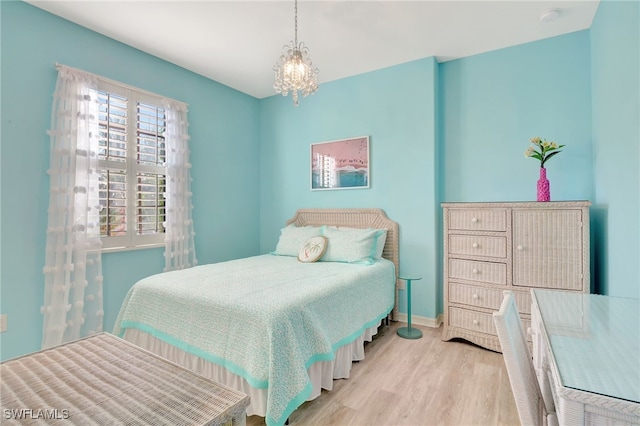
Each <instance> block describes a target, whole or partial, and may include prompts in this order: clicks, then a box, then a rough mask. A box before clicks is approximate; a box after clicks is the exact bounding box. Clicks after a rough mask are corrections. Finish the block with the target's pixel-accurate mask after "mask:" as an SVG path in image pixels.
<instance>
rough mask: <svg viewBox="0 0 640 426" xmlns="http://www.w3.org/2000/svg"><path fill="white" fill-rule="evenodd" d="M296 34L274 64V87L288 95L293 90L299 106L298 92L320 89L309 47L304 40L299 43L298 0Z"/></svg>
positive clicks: (296, 2)
mask: <svg viewBox="0 0 640 426" xmlns="http://www.w3.org/2000/svg"><path fill="white" fill-rule="evenodd" d="M294 11H295V33H294V34H295V36H294V41H292V42H291V45H285V46H284V47H283V48H282V55H281V56H280V58H279V59H278V62H277V63H276V64H275V65H274V66H273V70H274V71H275V72H276V81H275V83H273V88H274V90H275V91H276V93H281V94H282V96H287V95H288V94H289V92H291V97H292V98H293V103H294V105H295V106H298V92H301V93H302V96H307V95H310V94H311V95H312V94H314V93H315V92H316V90H318V81H317V74H318V68H317V67H314V66H313V63H312V62H311V58H310V57H309V49H308V48H307V47H306V46H305V45H304V43H303V42H300V44H298V0H295V7H294Z"/></svg>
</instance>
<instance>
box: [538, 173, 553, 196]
mask: <svg viewBox="0 0 640 426" xmlns="http://www.w3.org/2000/svg"><path fill="white" fill-rule="evenodd" d="M538 201H551V189H550V188H549V180H548V179H547V169H545V168H544V167H540V179H538Z"/></svg>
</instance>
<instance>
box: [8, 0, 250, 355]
mask: <svg viewBox="0 0 640 426" xmlns="http://www.w3.org/2000/svg"><path fill="white" fill-rule="evenodd" d="M0 8H1V9H0V13H1V15H2V16H1V19H2V21H1V24H2V27H1V31H2V33H1V35H2V41H1V43H2V46H1V48H2V49H1V51H2V63H1V67H2V68H1V91H2V100H1V102H2V103H1V107H2V117H1V125H2V147H1V148H2V157H1V161H2V163H1V164H2V168H1V172H0V173H1V175H2V177H1V182H2V216H1V219H0V221H1V222H0V223H1V228H0V229H1V252H2V264H1V272H0V279H1V285H2V287H1V301H0V312H1V313H3V314H7V315H8V331H7V332H5V333H2V334H0V339H1V340H0V345H1V347H0V351H1V352H0V356H1V358H2V359H7V358H11V357H14V356H17V355H21V354H23V353H26V352H32V351H35V350H39V349H40V341H41V336H42V331H41V330H42V315H41V314H40V306H41V305H42V301H43V291H44V290H43V288H44V287H43V284H44V276H43V273H42V268H43V267H44V248H45V241H46V239H45V234H46V227H47V208H48V203H49V179H48V176H47V174H46V171H47V169H48V168H49V138H48V136H47V134H46V131H47V130H48V129H49V128H50V120H51V118H50V117H51V102H52V96H51V95H52V94H53V90H54V88H55V81H56V76H57V72H56V70H55V68H54V64H55V63H56V62H58V63H61V64H65V65H69V66H72V67H76V68H80V69H83V70H86V71H89V72H93V73H95V74H98V75H101V76H104V77H107V78H110V79H113V80H117V81H120V82H123V83H125V84H129V85H132V86H136V87H140V88H142V89H145V90H148V91H151V92H154V93H157V94H160V95H163V96H167V97H171V98H174V99H178V100H180V101H183V102H186V103H187V104H189V110H190V111H189V121H190V127H189V132H190V135H191V142H190V143H191V162H192V164H193V168H192V169H191V172H192V178H193V187H192V190H193V194H194V195H193V204H194V213H193V216H194V223H195V230H196V234H197V235H196V252H197V257H198V260H199V262H200V263H201V264H202V263H211V262H216V261H222V260H228V259H232V258H237V257H244V256H250V255H255V254H258V251H259V234H258V226H259V211H260V210H259V205H258V201H259V185H258V167H259V162H258V115H257V114H258V100H257V99H255V98H253V97H251V96H248V95H245V94H243V93H240V92H238V91H236V90H233V89H230V88H229V87H226V86H224V85H222V84H219V83H216V82H214V81H212V80H209V79H206V78H204V77H202V76H199V75H197V74H194V73H192V72H190V71H187V70H185V69H183V68H180V67H177V66H175V65H172V64H170V63H168V62H165V61H163V60H160V59H158V58H156V57H153V56H151V55H147V54H145V53H143V52H140V51H139V50H136V49H133V48H131V47H129V46H126V45H124V44H122V43H119V42H116V41H114V40H112V39H109V38H107V37H104V36H101V35H99V34H97V33H95V32H93V31H89V30H87V29H85V28H83V27H80V26H78V25H76V24H73V23H71V22H69V21H66V20H63V19H61V18H59V17H56V16H54V15H52V14H49V13H47V12H44V11H42V10H41V9H38V8H35V7H33V6H31V5H29V4H27V3H23V2H14V1H11V2H6V1H3V2H0ZM212 60H214V58H212ZM163 252H164V250H163V249H150V250H138V251H128V252H119V253H109V254H104V255H103V275H104V277H105V280H104V305H105V330H111V329H112V328H113V324H114V322H115V318H116V316H117V314H118V310H119V308H120V305H121V303H122V300H123V299H124V296H125V294H126V292H127V291H128V289H129V288H130V287H131V285H133V284H134V283H135V282H136V281H138V280H139V279H140V278H143V277H145V276H148V275H151V274H154V273H158V272H161V271H162V268H163V267H164V256H163Z"/></svg>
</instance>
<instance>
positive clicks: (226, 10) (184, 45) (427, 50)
mask: <svg viewBox="0 0 640 426" xmlns="http://www.w3.org/2000/svg"><path fill="white" fill-rule="evenodd" d="M27 2H28V3H30V4H32V5H34V6H37V7H39V8H41V9H44V10H47V11H49V12H51V13H53V14H55V15H58V16H61V17H63V18H65V19H68V20H70V21H72V22H75V23H77V24H79V25H82V26H84V27H87V28H89V29H91V30H94V31H96V32H98V33H101V34H104V35H106V36H108V37H111V38H113V39H115V40H118V41H120V42H122V43H125V44H128V45H130V46H133V47H135V48H137V49H139V50H142V51H144V52H147V53H150V54H152V55H155V56H157V57H159V58H162V59H165V60H167V61H169V62H171V63H174V64H177V65H179V66H181V67H183V68H186V69H189V70H191V71H194V72H196V73H198V74H201V75H203V76H205V77H208V78H211V79H213V80H216V81H218V82H220V83H223V84H225V85H227V86H230V87H233V88H235V89H237V90H240V91H242V92H244V93H247V94H249V95H252V96H255V97H257V98H263V97H267V96H271V95H273V94H274V91H273V88H272V86H273V78H274V73H273V66H274V64H275V63H276V60H277V59H278V57H279V56H280V54H281V51H282V47H283V46H284V45H285V44H287V43H289V42H290V41H291V40H292V39H293V33H294V14H293V6H294V2H293V0H288V1H274V0H258V1H247V0H228V1H216V0H210V1H187V0H169V1H167V0H164V1H163V0H142V1H113V0H111V1H107V0H83V1H77V0H76V1H68V0H67V1H58V0H27ZM597 7H598V1H597V0H569V1H566V0H565V1H548V0H533V1H519V0H510V1H505V0H503V1H484V0H467V1H459V0H446V1H443V0H441V1H434V0H413V1H399V0H387V1H359V0H336V1H333V0H323V1H317V0H316V1H312V0H299V3H298V39H299V41H304V42H305V44H306V45H307V46H308V47H309V50H310V56H311V58H312V59H313V62H314V64H315V65H316V66H318V68H319V69H320V73H319V74H318V82H319V83H323V82H327V81H332V80H337V79H340V78H343V77H347V76H351V75H356V74H360V73H364V72H368V71H372V70H375V69H380V68H384V67H388V66H391V65H396V64H400V63H404V62H408V61H412V60H415V59H420V58H424V57H429V56H435V57H436V58H437V59H438V61H441V62H442V61H447V60H451V59H456V58H461V57H465V56H470V55H474V54H478V53H482V52H487V51H491V50H495V49H500V48H503V47H508V46H513V45H517V44H522V43H526V42H530V41H534V40H539V39H543V38H548V37H553V36H557V35H560V34H566V33H570V32H574V31H579V30H583V29H587V28H589V27H590V26H591V22H592V21H593V17H594V15H595V12H596V10H597ZM548 9H557V10H558V11H559V12H560V15H559V18H558V19H557V20H555V21H553V22H550V23H546V24H544V23H541V22H540V20H539V16H540V14H541V13H542V12H544V11H546V10H548ZM320 90H322V88H320Z"/></svg>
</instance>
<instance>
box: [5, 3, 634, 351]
mask: <svg viewBox="0 0 640 426" xmlns="http://www.w3.org/2000/svg"><path fill="white" fill-rule="evenodd" d="M638 8H639V4H638V2H617V1H604V2H601V4H600V6H599V8H598V12H597V14H596V17H595V20H594V23H593V27H592V28H591V29H590V30H587V31H580V32H576V33H572V34H568V35H564V36H560V37H555V38H551V39H547V40H542V41H538V42H534V43H528V44H524V45H519V46H514V47H510V48H506V49H501V50H497V51H493V52H489V53H485V54H481V55H476V56H473V57H468V58H464V59H460V60H456V61H450V62H445V63H442V64H437V63H436V61H435V60H434V59H433V58H425V59H422V60H418V61H414V62H409V63H406V64H401V65H397V66H394V67H390V68H386V69H382V70H378V71H374V72H370V73H366V74H362V75H358V76H354V77H349V78H345V79H342V80H338V81H334V82H330V83H324V84H322V85H321V87H320V90H319V92H318V93H317V94H316V95H314V96H311V97H307V98H303V99H302V100H301V104H300V107H298V108H295V107H294V106H293V105H292V103H291V99H290V98H289V97H287V98H283V97H281V96H273V97H269V98H266V99H262V100H257V99H254V98H252V97H250V96H247V95H244V94H242V93H239V92H237V91H234V90H232V89H230V88H228V87H226V86H223V85H221V84H218V83H216V82H213V81H211V80H208V79H205V78H203V77H201V76H199V75H196V74H194V73H191V72H188V71H186V70H184V69H181V68H179V67H177V66H175V65H172V64H169V63H167V62H164V61H162V60H160V59H158V58H154V57H152V56H149V55H147V54H145V53H142V52H140V51H137V50H135V49H133V48H130V47H128V46H125V45H123V44H120V43H118V42H115V41H113V40H111V39H108V38H105V37H103V36H100V35H98V34H96V33H94V32H92V31H89V30H86V29H84V28H82V27H79V26H77V25H75V24H72V23H70V22H67V21H65V20H62V19H60V18H58V17H55V16H53V15H50V14H48V13H46V12H43V11H41V10H40V9H37V8H34V7H32V6H30V5H28V4H25V3H22V2H0V13H1V19H2V21H1V24H2V26H1V31H2V32H1V36H2V40H1V43H2V45H1V54H2V58H1V59H2V63H1V69H0V71H1V85H0V89H1V95H2V97H1V105H0V106H1V108H2V110H1V111H2V116H1V122H0V124H1V125H2V128H1V132H2V133H1V136H2V141H1V143H2V146H1V157H0V161H1V165H2V167H1V172H0V183H1V185H2V186H1V191H2V192H1V194H2V195H1V202H2V211H1V219H0V232H1V244H0V252H1V253H2V258H1V262H2V263H1V264H0V268H1V272H0V280H1V293H0V296H1V301H0V312H2V313H6V314H8V316H9V331H8V332H6V333H2V334H1V335H0V345H2V347H1V348H0V357H1V359H6V358H9V357H12V356H15V355H19V354H22V353H25V352H29V351H34V350H37V349H38V348H39V345H40V337H41V321H42V317H41V315H40V311H39V308H40V305H41V303H42V292H43V286H42V284H43V277H42V267H43V264H44V244H45V229H46V222H47V217H46V210H47V204H48V178H47V175H46V169H47V168H48V162H49V148H48V146H49V141H48V138H47V136H46V134H45V132H46V130H47V129H48V128H49V125H50V123H49V121H50V109H51V94H52V93H53V89H54V85H55V77H56V72H55V69H54V67H53V64H54V63H55V62H59V63H63V64H66V65H69V66H73V67H77V68H81V69H84V70H87V71H90V72H94V73H97V74H100V75H103V76H105V77H108V78H111V79H114V80H118V81H122V82H124V83H127V84H130V85H133V86H138V87H141V88H143V89H146V90H149V91H152V92H156V93H158V94H161V95H166V96H169V97H173V98H176V99H178V100H181V101H184V102H186V103H188V104H189V105H190V115H189V120H190V123H191V127H190V133H191V137H192V139H191V148H192V155H191V157H192V158H191V159H192V163H193V168H192V176H193V179H194V182H193V192H194V205H195V211H194V221H195V225H196V234H197V235H196V247H197V251H198V259H199V261H200V263H210V262H216V261H222V260H228V259H232V258H238V257H244V256H249V255H253V254H258V253H266V252H269V251H271V250H273V248H274V247H275V244H276V242H277V238H278V233H279V229H280V228H281V227H282V226H283V224H284V222H285V221H286V219H288V218H289V217H291V215H292V214H293V212H294V211H295V210H296V209H298V208H303V207H380V208H383V209H384V210H385V211H386V212H387V213H388V215H389V216H390V217H391V218H393V219H394V220H397V221H398V222H399V223H400V229H401V234H400V244H401V266H402V267H401V269H402V271H403V273H408V274H416V275H421V276H422V277H423V280H421V281H416V282H414V291H413V306H412V307H413V313H414V314H415V315H419V316H422V317H426V318H435V317H436V316H437V315H438V314H439V313H441V312H442V286H441V282H442V276H441V269H442V267H441V263H442V253H441V250H442V243H441V241H442V232H441V209H440V203H441V202H442V201H519V200H533V199H535V181H536V180H537V173H538V165H537V163H536V162H535V160H532V159H530V158H525V157H524V155H523V153H524V150H525V149H526V148H527V146H528V140H529V138H530V137H532V136H541V137H545V138H548V139H554V140H556V141H557V142H558V143H561V144H566V145H567V146H566V148H565V149H564V152H563V153H561V154H560V155H558V156H557V157H556V158H554V159H552V160H551V161H549V163H548V169H549V172H548V174H549V178H550V180H551V196H552V199H553V200H572V199H587V200H591V201H592V202H593V204H594V206H593V208H592V209H591V212H592V218H593V220H592V234H593V241H592V252H593V257H594V259H593V263H592V265H593V271H594V282H595V290H596V291H598V292H602V293H605V294H611V295H619V296H633V297H640V290H639V289H640V261H639V260H640V248H639V241H640V229H639V227H640V217H639V214H640V211H639V210H640V208H639V199H640V176H639V172H638V170H639V169H640V152H639V145H640V130H639V128H638V125H639V124H638V123H639V121H640V120H639V119H638V117H639V116H640V112H639V106H638V102H639V101H638V99H639V97H640V94H639V92H640V88H639V80H640V78H639V76H640V69H639V66H640V64H639V63H640V60H639V57H638V52H639V50H640V49H639V45H638V43H639V39H640V34H639V27H640V22H639V21H640V19H639V15H640V11H639V10H638ZM363 135H366V136H369V137H370V142H371V188H369V189H358V190H342V191H310V189H309V186H310V183H309V176H308V175H309V156H310V153H309V145H310V144H311V143H314V142H321V141H327V140H334V139H340V138H346V137H352V136H363ZM162 267H163V257H162V249H152V250H140V251H133V252H121V253H111V254H106V255H105V256H104V275H105V312H106V316H105V328H106V329H109V328H110V327H112V325H113V322H114V320H115V316H116V315H117V312H118V309H119V307H120V303H121V301H122V299H123V297H124V295H125V294H126V291H127V290H128V289H129V287H130V286H131V285H132V284H133V283H134V282H136V281H137V280H138V279H139V278H142V277H144V276H147V275H149V274H152V273H156V272H159V271H161V269H162ZM404 297H405V295H404V293H402V294H401V303H400V305H401V311H403V312H405V311H406V308H405V303H404Z"/></svg>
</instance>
